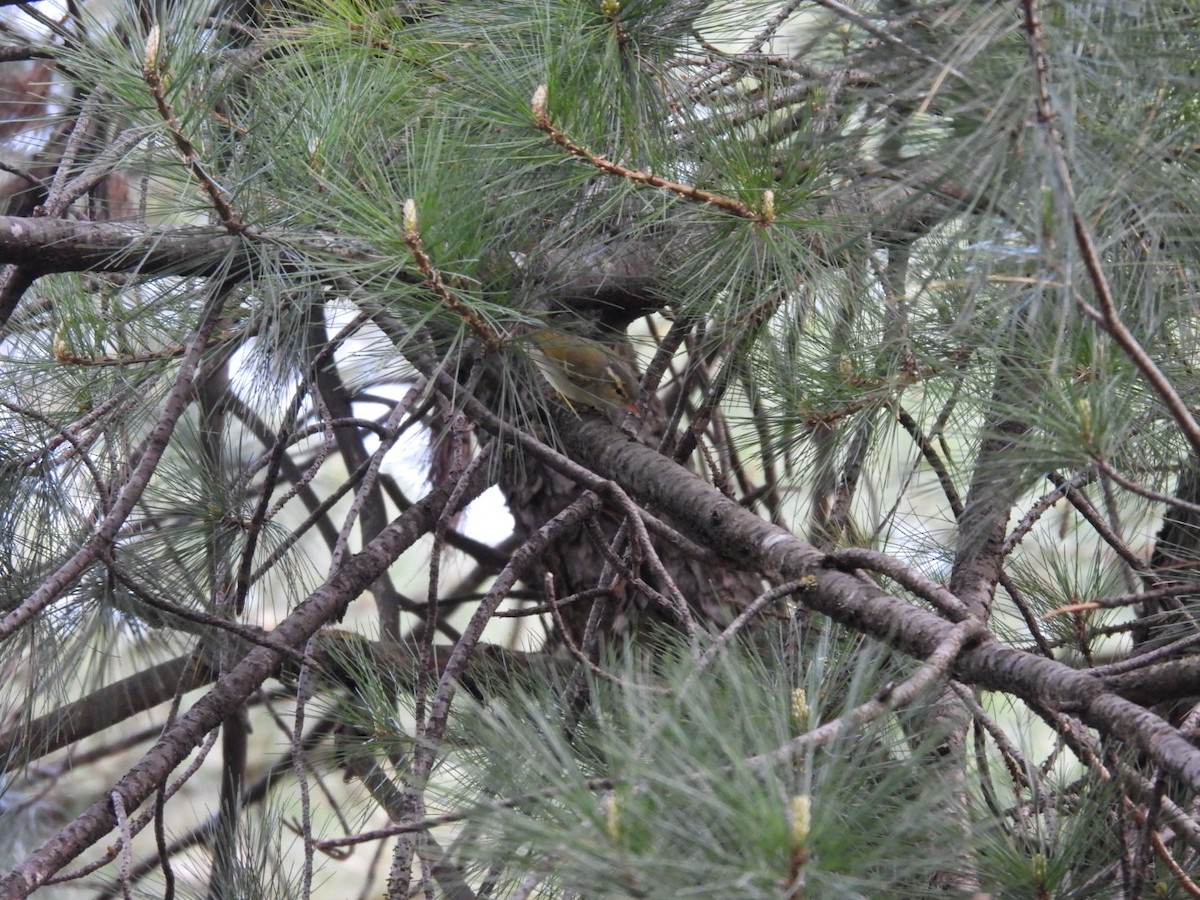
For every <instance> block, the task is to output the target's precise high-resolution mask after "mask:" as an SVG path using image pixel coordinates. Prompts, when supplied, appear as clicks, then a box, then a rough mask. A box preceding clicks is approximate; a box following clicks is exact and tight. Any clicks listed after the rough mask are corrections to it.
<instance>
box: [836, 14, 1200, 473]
mask: <svg viewBox="0 0 1200 900" xmlns="http://www.w3.org/2000/svg"><path fill="white" fill-rule="evenodd" d="M819 2H833V0H819ZM1021 7H1022V9H1023V10H1024V19H1025V31H1026V34H1027V35H1028V39H1029V41H1028V42H1029V55H1030V58H1031V59H1032V60H1033V72H1034V75H1033V77H1034V84H1035V86H1036V88H1037V96H1036V97H1035V103H1036V107H1037V119H1038V122H1039V124H1041V125H1042V126H1043V127H1044V128H1045V130H1046V134H1047V135H1048V137H1049V141H1048V143H1049V146H1050V151H1051V155H1052V158H1053V160H1054V167H1055V170H1056V174H1057V176H1058V180H1059V182H1060V185H1061V188H1062V192H1063V197H1064V199H1065V201H1066V204H1067V207H1068V209H1069V210H1070V213H1071V224H1072V227H1073V229H1074V232H1075V243H1076V244H1077V245H1078V247H1079V252H1080V254H1081V255H1082V257H1083V264H1084V268H1085V269H1086V270H1087V273H1088V278H1089V280H1090V281H1091V283H1092V290H1094V291H1095V292H1096V297H1097V299H1098V300H1099V301H1100V306H1099V308H1097V307H1095V306H1093V305H1092V304H1091V303H1088V302H1087V300H1085V299H1084V298H1083V295H1082V294H1080V293H1078V292H1075V303H1076V305H1077V306H1078V307H1079V309H1080V310H1081V311H1082V312H1083V314H1084V315H1086V316H1087V317H1088V318H1090V319H1093V320H1095V321H1096V322H1098V323H1099V324H1100V325H1101V326H1102V327H1103V328H1104V330H1105V331H1107V332H1108V334H1109V335H1110V336H1111V337H1112V338H1113V340H1115V341H1116V342H1117V345H1118V346H1119V347H1120V348H1121V349H1122V350H1124V351H1125V355H1126V356H1128V357H1129V360H1130V361H1131V362H1132V363H1133V364H1134V365H1135V366H1136V367H1137V368H1138V371H1140V372H1141V373H1142V377H1143V378H1144V379H1145V380H1146V381H1147V382H1148V383H1149V385H1150V387H1151V388H1152V389H1153V390H1154V392H1155V393H1156V394H1158V396H1159V398H1160V399H1161V400H1162V401H1163V404H1164V405H1165V406H1166V407H1167V410H1168V411H1169V412H1170V414H1171V417H1172V418H1173V419H1174V420H1175V422H1176V424H1178V425H1179V428H1180V430H1181V431H1182V432H1183V434H1184V437H1186V438H1187V441H1188V443H1189V444H1191V445H1192V449H1193V450H1194V451H1195V452H1196V453H1197V454H1200V423H1198V422H1197V421H1196V418H1195V417H1194V416H1193V415H1192V412H1191V410H1190V409H1188V406H1187V403H1185V402H1184V400H1183V398H1182V397H1181V396H1179V392H1178V391H1176V390H1175V387H1174V385H1172V384H1171V381H1170V379H1168V378H1167V376H1166V375H1165V374H1164V373H1163V371H1162V369H1160V368H1159V367H1158V365H1157V364H1156V363H1155V362H1154V359H1153V358H1152V357H1151V356H1150V354H1149V353H1147V352H1146V349H1145V348H1144V347H1143V346H1142V345H1141V344H1140V343H1139V342H1138V340H1137V338H1136V337H1134V335H1133V332H1131V331H1130V330H1129V329H1128V327H1126V325H1125V323H1124V322H1123V321H1122V320H1121V316H1120V313H1119V312H1118V310H1117V304H1116V299H1115V298H1114V297H1113V293H1112V288H1111V286H1110V285H1109V283H1108V276H1107V275H1105V274H1104V265H1103V263H1102V262H1101V260H1100V252H1099V250H1098V249H1097V248H1096V242H1095V240H1094V239H1093V238H1092V233H1091V229H1090V228H1088V224H1087V222H1085V221H1084V219H1083V214H1082V213H1081V212H1080V211H1079V204H1078V202H1077V200H1076V197H1075V187H1074V182H1073V180H1072V178H1071V167H1070V166H1069V165H1068V164H1067V154H1066V151H1065V150H1064V149H1063V137H1062V133H1061V132H1060V131H1059V129H1058V126H1057V125H1056V124H1055V118H1056V116H1055V113H1054V108H1053V105H1052V102H1051V99H1050V77H1049V69H1050V63H1049V59H1048V58H1047V55H1046V35H1045V33H1044V32H1043V31H1042V22H1041V19H1040V18H1039V16H1038V9H1037V0H1021Z"/></svg>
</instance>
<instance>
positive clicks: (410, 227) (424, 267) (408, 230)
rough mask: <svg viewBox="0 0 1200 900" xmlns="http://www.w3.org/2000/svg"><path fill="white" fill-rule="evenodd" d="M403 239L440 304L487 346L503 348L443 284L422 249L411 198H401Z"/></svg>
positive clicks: (492, 332) (493, 332)
mask: <svg viewBox="0 0 1200 900" xmlns="http://www.w3.org/2000/svg"><path fill="white" fill-rule="evenodd" d="M404 243H405V244H407V245H408V250H409V252H410V253H412V255H413V259H414V260H415V261H416V263H417V268H418V269H419V270H420V272H421V275H422V276H423V277H424V278H425V284H426V286H427V287H428V288H429V289H430V290H431V291H433V293H434V295H435V296H436V297H437V298H438V299H439V300H440V301H441V302H442V305H443V306H445V307H446V309H447V310H449V311H450V312H451V313H453V314H454V315H456V316H457V317H458V318H460V319H461V320H462V321H463V322H464V323H466V325H467V327H468V328H470V329H471V331H473V332H475V334H476V335H477V336H478V337H479V339H480V340H481V341H483V343H484V346H486V347H487V348H488V349H489V350H501V349H503V347H504V345H505V343H507V342H506V341H505V340H504V339H503V338H502V337H501V336H500V335H499V334H497V333H496V329H495V328H493V327H492V326H491V325H489V324H488V323H487V322H486V321H485V320H484V318H483V317H482V316H481V315H479V313H477V312H476V311H475V310H473V309H472V308H471V307H470V306H469V305H468V304H466V303H464V302H463V301H462V300H460V299H459V298H458V297H457V296H455V294H454V292H453V291H451V290H450V288H448V287H447V286H446V280H445V279H444V278H442V273H441V271H439V270H438V268H437V267H436V266H434V264H433V260H432V259H430V257H429V254H428V252H426V250H425V242H424V241H423V240H422V239H421V231H420V227H419V223H418V221H417V203H416V201H415V200H412V199H409V200H405V201H404Z"/></svg>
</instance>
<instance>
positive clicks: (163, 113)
mask: <svg viewBox="0 0 1200 900" xmlns="http://www.w3.org/2000/svg"><path fill="white" fill-rule="evenodd" d="M160 37H161V35H160V32H159V29H158V25H157V23H156V24H155V25H153V26H152V27H151V28H150V33H149V34H147V35H146V51H145V55H144V56H143V58H142V80H143V81H145V82H146V86H147V87H148V88H149V89H150V96H151V97H153V98H154V106H155V108H156V109H157V110H158V115H159V117H160V118H161V119H162V120H163V122H165V123H166V125H167V130H168V131H170V132H171V138H172V139H173V140H174V141H175V149H176V150H178V151H179V155H180V156H182V157H183V161H184V162H185V163H187V166H188V168H189V169H191V171H192V174H193V175H195V176H196V179H197V180H198V181H199V182H200V186H201V187H202V188H203V189H204V192H205V193H206V194H208V198H209V200H210V201H211V202H212V205H213V209H215V210H216V211H217V218H219V219H220V220H221V224H222V225H223V226H224V227H225V230H226V231H228V232H229V233H230V234H242V233H244V232H245V231H246V224H245V223H244V222H243V221H242V220H241V218H240V217H239V216H238V214H237V213H236V212H234V210H233V207H232V206H230V204H229V197H228V195H227V194H226V193H225V189H224V188H223V187H221V185H219V184H217V182H216V180H215V179H214V178H213V177H212V176H211V175H210V174H209V173H208V169H207V168H206V167H205V165H204V163H203V162H202V161H201V159H200V154H199V153H197V152H196V147H195V145H194V144H193V143H192V142H191V140H190V139H189V138H188V136H187V135H185V134H184V133H183V126H181V125H180V124H179V119H178V118H176V116H175V110H174V109H172V107H171V103H170V101H169V100H167V95H166V88H165V86H164V84H163V80H162V75H161V73H160V71H159V49H160V48H159V40H160Z"/></svg>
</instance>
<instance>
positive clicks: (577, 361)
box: [533, 331, 638, 425]
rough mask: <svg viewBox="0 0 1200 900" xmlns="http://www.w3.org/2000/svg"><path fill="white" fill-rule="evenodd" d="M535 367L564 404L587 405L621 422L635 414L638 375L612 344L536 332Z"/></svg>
mask: <svg viewBox="0 0 1200 900" xmlns="http://www.w3.org/2000/svg"><path fill="white" fill-rule="evenodd" d="M533 340H534V343H536V344H537V349H538V353H537V354H536V355H537V357H538V360H537V361H538V367H539V368H540V369H541V370H542V374H544V375H545V376H546V380H547V381H549V382H550V384H551V385H552V386H553V387H554V389H555V390H556V391H558V393H559V394H560V395H562V398H563V399H564V400H565V401H566V402H567V405H568V406H570V407H571V408H572V409H574V408H575V407H574V405H575V404H579V405H581V406H590V407H591V408H592V409H596V410H599V411H600V412H602V413H604V414H605V415H606V416H607V417H608V418H609V419H610V420H611V421H612V422H614V423H615V424H617V425H620V424H621V423H622V422H623V421H624V419H625V415H626V414H627V413H633V414H634V415H635V416H636V415H638V408H637V398H638V378H637V375H636V373H635V372H634V371H633V367H632V366H631V365H630V364H629V363H628V362H626V361H625V360H624V359H622V358H621V356H620V354H619V351H618V349H617V348H616V347H614V346H613V345H612V344H608V343H605V342H604V341H598V340H595V339H593V338H585V337H581V336H580V335H576V334H567V333H565V332H562V331H535V332H534V333H533Z"/></svg>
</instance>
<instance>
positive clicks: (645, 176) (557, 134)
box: [532, 84, 775, 225]
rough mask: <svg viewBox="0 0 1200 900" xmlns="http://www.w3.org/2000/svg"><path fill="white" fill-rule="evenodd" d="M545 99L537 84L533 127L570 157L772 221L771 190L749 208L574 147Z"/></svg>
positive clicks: (745, 216)
mask: <svg viewBox="0 0 1200 900" xmlns="http://www.w3.org/2000/svg"><path fill="white" fill-rule="evenodd" d="M546 99H547V92H546V86H545V85H544V84H543V85H539V86H538V89H537V90H536V91H534V93H533V101H532V106H533V121H534V127H536V128H537V130H538V131H540V132H542V133H543V134H545V135H546V136H547V137H549V138H550V140H551V141H553V142H554V143H555V144H557V145H558V146H559V147H562V148H563V149H564V150H566V151H567V152H568V153H569V154H571V155H572V156H576V157H578V158H579V159H582V160H586V161H587V162H589V163H591V164H592V165H593V166H595V167H596V168H597V169H599V170H600V171H601V172H606V173H608V174H609V175H615V176H617V177H618V178H624V179H626V180H627V181H632V182H635V183H637V184H648V185H650V186H651V187H657V188H662V189H663V190H666V191H670V192H671V193H673V194H677V195H678V196H680V197H683V198H685V199H687V200H694V201H696V202H697V203H708V204H711V205H712V206H715V207H717V208H718V209H723V210H725V211H726V212H730V213H733V214H734V215H735V216H739V217H740V218H743V219H749V220H750V221H752V222H757V223H759V224H760V225H770V224H771V223H772V222H774V221H775V195H774V193H773V192H771V191H770V190H766V191H763V203H762V208H761V209H752V208H751V207H749V206H747V205H746V204H745V203H743V202H742V201H741V200H738V199H736V198H734V197H726V196H724V195H722V194H714V193H713V192H712V191H706V190H703V189H702V188H698V187H695V186H694V185H690V184H682V183H681V182H678V181H671V180H670V179H668V178H663V177H661V176H659V175H655V174H653V173H651V172H643V171H642V170H640V169H631V168H629V167H628V166H623V165H621V164H620V163H615V162H612V161H611V160H609V159H606V158H605V157H603V156H601V155H600V154H598V153H594V152H592V151H591V150H589V149H588V148H587V147H584V146H581V145H580V144H576V143H575V142H574V141H572V140H571V139H570V138H569V137H567V136H566V135H565V134H563V132H561V131H559V130H558V128H556V127H555V126H554V123H553V122H551V121H550V116H549V115H548V114H547V113H546Z"/></svg>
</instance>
